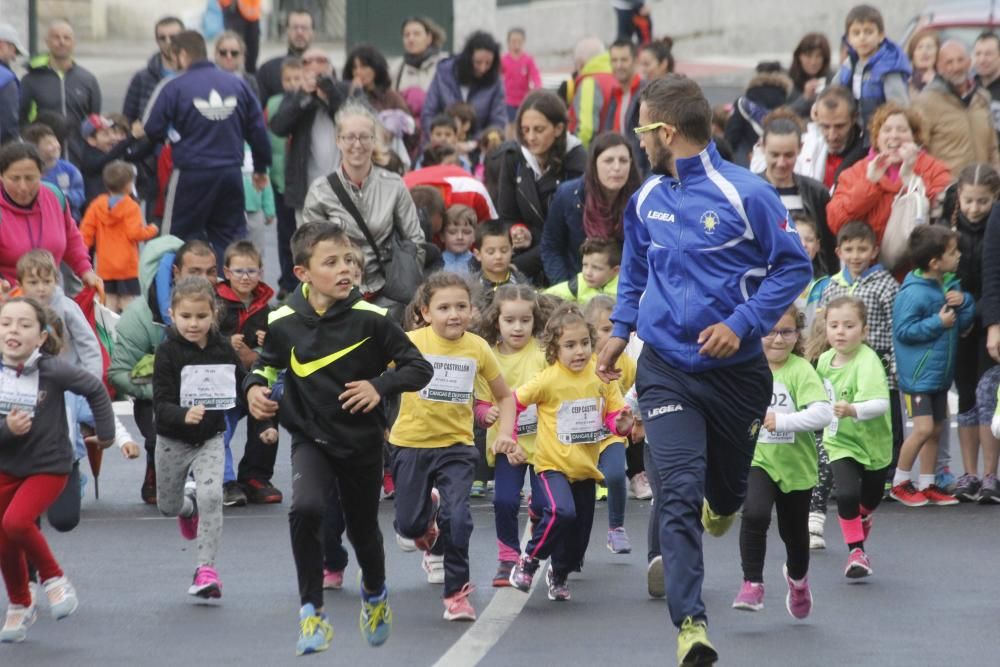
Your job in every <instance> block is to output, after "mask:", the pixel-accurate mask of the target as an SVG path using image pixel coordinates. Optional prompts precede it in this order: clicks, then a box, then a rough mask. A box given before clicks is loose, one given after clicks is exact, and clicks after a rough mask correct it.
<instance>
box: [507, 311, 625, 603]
mask: <svg viewBox="0 0 1000 667" xmlns="http://www.w3.org/2000/svg"><path fill="white" fill-rule="evenodd" d="M594 338H595V335H594V328H593V327H592V326H590V325H589V324H587V321H586V320H585V319H584V317H583V313H581V312H580V309H579V308H578V307H577V306H576V305H574V304H565V305H563V306H561V307H560V308H559V309H558V310H556V312H554V313H553V314H552V317H551V318H550V319H549V321H548V322H547V323H546V325H545V332H544V334H543V335H542V344H543V345H544V346H545V360H546V361H548V363H549V367H548V368H546V369H545V370H543V371H542V372H541V373H539V374H538V375H536V376H535V377H534V379H532V380H531V381H530V382H528V384H526V385H524V386H522V387H518V389H517V391H515V392H514V398H515V399H516V401H517V409H518V411H519V412H523V411H524V410H526V409H527V408H528V406H529V405H536V406H537V409H538V436H537V437H536V438H535V462H534V467H535V479H534V480H533V481H534V484H533V485H532V503H533V505H534V507H533V509H535V511H536V512H538V513H539V514H540V515H541V519H540V520H539V521H538V523H537V524H535V528H534V531H533V533H532V536H531V540H530V541H529V542H528V545H527V547H525V551H524V555H523V556H522V557H521V558H520V559H519V560H518V563H517V566H516V567H515V568H514V570H513V571H512V572H511V575H510V583H511V585H512V586H514V587H515V588H517V589H518V590H521V591H525V592H527V591H528V589H530V588H531V581H532V578H533V577H534V574H535V572H536V571H537V570H538V566H539V564H540V563H541V562H542V561H544V560H545V559H546V558H548V557H550V556H551V557H552V569H551V572H550V576H549V577H548V578H547V579H548V584H549V599H550V600H568V599H569V597H570V593H569V587H568V586H567V585H566V578H567V576H568V575H569V573H570V572H572V571H573V570H576V569H577V568H579V567H580V566H581V565H582V564H583V556H584V553H585V552H586V550H587V544H588V542H589V541H590V529H591V526H592V524H593V522H594V483H595V482H596V481H600V480H601V479H602V478H603V476H602V475H601V472H600V471H599V470H598V469H597V459H598V456H599V454H600V447H601V444H602V443H603V442H604V441H606V440H608V439H610V438H615V437H620V436H623V435H628V433H629V431H631V430H632V411H631V410H629V409H628V408H627V407H626V406H625V402H624V401H623V400H622V393H621V390H620V389H619V388H618V384H617V383H614V382H612V383H610V384H604V383H603V382H601V380H600V379H599V378H598V377H597V374H596V370H595V363H594V351H593V350H594Z"/></svg>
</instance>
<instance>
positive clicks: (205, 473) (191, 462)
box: [156, 433, 225, 567]
mask: <svg viewBox="0 0 1000 667" xmlns="http://www.w3.org/2000/svg"><path fill="white" fill-rule="evenodd" d="M224 462H225V447H224V446H223V444H222V434H221V433H219V434H218V435H216V436H214V437H212V438H211V439H209V440H206V441H205V444H203V445H201V446H195V445H189V444H188V443H186V442H183V441H181V440H174V439H173V438H167V437H164V436H162V435H157V436H156V505H157V507H158V508H159V510H160V512H162V513H163V514H164V515H166V516H178V515H181V516H191V514H192V512H193V511H194V507H193V505H192V504H191V501H190V500H188V499H187V498H185V497H184V483H185V482H186V481H187V477H188V470H190V471H191V473H192V474H193V475H194V481H195V484H196V485H197V492H196V494H197V500H198V565H199V566H202V565H207V566H209V567H214V566H215V555H216V554H217V553H218V551H219V543H220V542H221V541H222V472H223V464H224Z"/></svg>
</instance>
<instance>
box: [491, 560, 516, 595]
mask: <svg viewBox="0 0 1000 667" xmlns="http://www.w3.org/2000/svg"><path fill="white" fill-rule="evenodd" d="M516 565H517V561H513V560H502V561H500V565H498V566H497V573H496V574H494V575H493V588H507V587H508V586H510V573H511V572H512V571H513V570H514V567H515V566H516Z"/></svg>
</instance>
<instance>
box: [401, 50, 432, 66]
mask: <svg viewBox="0 0 1000 667" xmlns="http://www.w3.org/2000/svg"><path fill="white" fill-rule="evenodd" d="M440 52H441V49H439V48H438V47H436V46H431V47H428V48H427V50H426V51H424V52H423V53H417V54H413V53H404V54H403V62H404V63H406V64H407V65H409V66H410V67H415V68H417V69H420V67H421V66H422V65H423V64H424V62H426V60H427V59H428V58H430V57H431V56H435V55H437V54H438V53H440Z"/></svg>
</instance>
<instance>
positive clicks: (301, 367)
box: [292, 336, 371, 378]
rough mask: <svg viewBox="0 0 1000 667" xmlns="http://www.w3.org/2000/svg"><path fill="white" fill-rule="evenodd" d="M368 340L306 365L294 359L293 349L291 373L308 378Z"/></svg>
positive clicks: (293, 350)
mask: <svg viewBox="0 0 1000 667" xmlns="http://www.w3.org/2000/svg"><path fill="white" fill-rule="evenodd" d="M368 338H371V336H369V337H368ZM368 338H365V339H363V340H361V341H359V342H357V343H355V344H354V345H351V346H350V347H345V348H344V349H343V350H337V351H336V352H334V353H333V354H328V355H326V356H325V357H320V358H319V359H316V360H314V361H309V362H306V363H302V362H301V361H299V360H298V359H296V358H295V348H294V347H293V348H292V372H293V373H295V374H296V375H297V376H299V377H300V378H304V377H309V376H310V375H312V374H313V373H315V372H316V371H318V370H320V369H321V368H325V367H326V366H329V365H330V364H332V363H333V362H335V361H337V360H338V359H340V358H341V357H346V356H347V355H348V354H350V353H351V352H353V351H354V350H356V349H358V348H359V347H361V346H362V345H364V344H365V341H367V340H368Z"/></svg>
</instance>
